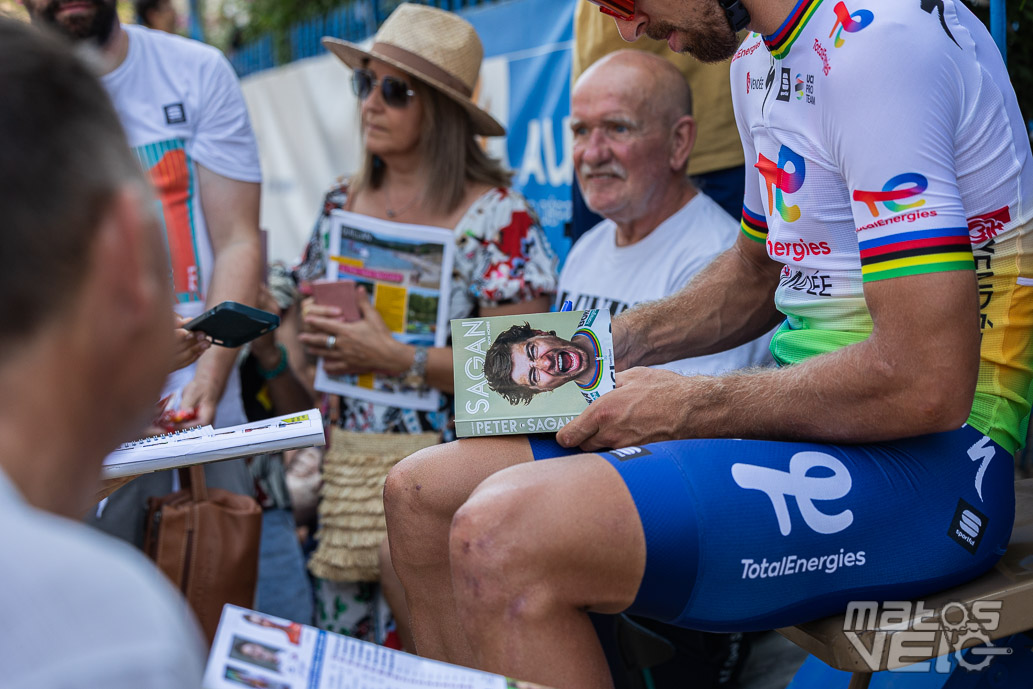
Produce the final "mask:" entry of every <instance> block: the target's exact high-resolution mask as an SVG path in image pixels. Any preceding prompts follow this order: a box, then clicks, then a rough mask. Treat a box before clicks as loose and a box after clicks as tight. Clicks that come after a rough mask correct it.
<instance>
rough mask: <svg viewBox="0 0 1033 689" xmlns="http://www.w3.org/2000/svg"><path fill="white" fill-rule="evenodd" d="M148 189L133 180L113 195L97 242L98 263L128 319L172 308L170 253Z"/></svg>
mask: <svg viewBox="0 0 1033 689" xmlns="http://www.w3.org/2000/svg"><path fill="white" fill-rule="evenodd" d="M158 232H159V230H158V227H157V223H156V221H155V219H154V217H153V216H152V215H151V214H150V212H149V204H148V203H147V201H146V200H145V194H144V192H143V190H142V189H140V188H139V187H137V186H134V185H131V184H128V185H125V186H124V187H122V188H121V189H119V190H118V191H117V192H116V193H115V194H113V195H112V198H111V200H110V201H109V203H108V205H107V207H106V208H105V210H104V213H103V216H102V219H101V223H100V227H99V229H98V233H97V241H96V243H95V245H94V255H93V257H92V258H93V262H94V267H95V269H96V270H97V271H99V272H100V274H101V278H100V279H101V284H102V288H103V289H105V290H106V291H107V293H108V296H109V298H110V299H111V303H113V304H118V305H119V308H120V311H121V313H122V316H123V320H124V321H126V322H127V324H128V323H136V322H139V321H140V320H141V319H142V320H146V319H147V318H148V312H150V311H151V310H152V309H155V308H170V306H171V294H170V293H169V288H168V286H167V283H168V280H169V276H168V259H167V257H166V256H165V253H164V250H163V248H162V239H161V237H159V236H158Z"/></svg>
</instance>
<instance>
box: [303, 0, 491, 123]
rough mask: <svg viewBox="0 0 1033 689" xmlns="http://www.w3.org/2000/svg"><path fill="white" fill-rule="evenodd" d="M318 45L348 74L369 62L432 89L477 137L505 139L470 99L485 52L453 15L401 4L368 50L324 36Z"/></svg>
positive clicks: (462, 21)
mask: <svg viewBox="0 0 1033 689" xmlns="http://www.w3.org/2000/svg"><path fill="white" fill-rule="evenodd" d="M323 45H324V46H325V47H326V49H327V50H329V51H330V52H332V53H333V54H334V55H336V56H337V57H339V58H340V59H341V60H342V61H343V62H344V64H346V65H348V66H349V67H351V68H352V69H359V68H361V67H362V64H363V62H365V61H366V60H368V59H370V58H374V59H377V60H380V61H382V62H386V63H387V64H389V65H391V66H392V67H395V68H397V69H400V70H402V71H403V72H405V73H406V74H409V75H411V76H413V77H415V78H417V79H419V80H420V81H422V82H424V83H425V84H428V85H429V86H432V87H434V88H436V89H437V90H439V91H441V92H442V93H444V94H445V95H446V96H448V97H449V98H451V99H452V100H454V101H455V102H456V103H458V104H459V105H461V106H462V107H463V108H464V109H465V110H466V111H467V112H468V113H470V118H471V119H472V120H473V128H474V132H475V133H476V134H482V135H484V136H504V135H505V134H506V129H505V127H503V126H502V125H501V124H499V122H498V121H497V120H496V119H495V118H494V117H492V116H491V115H489V114H488V113H487V112H485V111H484V110H482V109H481V108H479V107H478V106H477V104H476V103H474V102H473V100H471V98H472V96H473V92H474V87H475V86H476V85H477V77H478V75H479V74H480V70H481V57H482V56H483V55H484V49H483V48H482V47H481V40H480V39H479V38H478V37H477V32H476V31H475V30H474V28H473V26H472V25H471V24H470V23H469V22H468V21H466V20H465V19H463V18H462V17H460V16H458V15H456V14H453V13H452V12H446V11H444V10H439V9H437V8H434V7H427V6H425V5H414V4H411V3H402V4H401V5H399V6H398V8H397V9H395V11H394V12H392V13H391V16H389V17H388V18H387V20H386V21H385V22H384V23H383V25H381V27H380V30H379V31H377V34H376V36H374V37H373V45H372V46H371V47H370V49H369V50H363V49H362V48H360V47H359V46H357V45H356V44H354V43H350V42H348V41H342V40H341V39H339V38H331V37H329V36H326V37H324V38H323Z"/></svg>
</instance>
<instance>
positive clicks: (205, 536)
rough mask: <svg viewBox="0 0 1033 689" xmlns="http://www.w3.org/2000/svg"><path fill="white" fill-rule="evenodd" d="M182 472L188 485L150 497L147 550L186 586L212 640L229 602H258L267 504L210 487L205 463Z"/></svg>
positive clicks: (177, 582) (184, 589)
mask: <svg viewBox="0 0 1033 689" xmlns="http://www.w3.org/2000/svg"><path fill="white" fill-rule="evenodd" d="M179 473H180V480H181V482H182V484H183V486H184V487H183V489H182V490H178V491H176V492H175V493H170V494H169V495H166V496H164V497H154V498H150V499H149V500H148V510H147V531H146V537H145V540H144V551H145V552H146V553H147V556H148V557H150V558H151V559H152V560H154V563H155V564H156V565H157V566H158V569H160V570H161V571H162V572H164V573H165V575H166V576H167V577H168V578H169V579H170V580H171V581H172V584H173V585H174V586H175V587H176V588H178V589H179V590H180V591H182V592H183V595H184V596H185V597H186V599H187V601H188V602H189V603H190V607H191V608H192V609H193V611H194V614H195V615H197V619H198V621H199V622H200V623H201V628H202V629H203V630H204V633H205V635H206V636H207V637H208V643H211V642H212V640H213V639H214V638H215V629H216V627H218V625H219V617H220V616H221V615H222V606H223V605H225V604H226V603H232V604H234V605H239V606H241V607H245V608H250V607H253V606H254V598H255V586H256V584H257V581H258V545H259V539H260V538H261V533H262V508H261V507H260V506H259V505H258V503H257V502H256V501H255V499H254V498H251V497H249V496H246V495H238V494H237V493H231V492H229V491H227V490H222V489H221V488H212V489H211V490H209V489H208V486H207V484H206V483H205V479H204V469H203V468H202V467H201V466H199V465H195V466H192V467H190V469H189V470H186V469H180V470H179Z"/></svg>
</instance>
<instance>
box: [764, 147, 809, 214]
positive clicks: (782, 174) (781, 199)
mask: <svg viewBox="0 0 1033 689" xmlns="http://www.w3.org/2000/svg"><path fill="white" fill-rule="evenodd" d="M788 166H792V168H793V170H792V172H789V171H788V170H787V169H786V168H787V167H788ZM755 167H756V168H757V169H758V170H759V171H760V175H761V177H763V178H764V182H765V184H766V185H767V188H768V215H774V214H775V211H776V210H777V211H778V214H779V215H781V216H782V219H783V220H785V221H786V222H796V221H797V220H799V219H800V207H799V206H790V205H788V204H787V203H786V202H785V196H783V194H795V193H796V192H798V191H800V188H801V187H803V182H804V179H805V178H806V176H807V166H806V164H805V163H804V160H803V156H801V155H800V154H799V153H797V152H796V151H794V150H793V149H791V148H789V147H788V146H782V149H781V150H780V151H779V152H778V165H776V164H775V163H774V162H772V161H771V160H769V159H768V158H767V156H765V155H764V154H763V153H761V154H760V156H759V157H758V158H757V164H756V166H755Z"/></svg>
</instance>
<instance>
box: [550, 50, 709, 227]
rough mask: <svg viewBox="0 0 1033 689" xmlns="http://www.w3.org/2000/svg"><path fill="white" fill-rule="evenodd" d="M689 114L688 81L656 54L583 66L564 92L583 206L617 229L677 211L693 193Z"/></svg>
mask: <svg viewBox="0 0 1033 689" xmlns="http://www.w3.org/2000/svg"><path fill="white" fill-rule="evenodd" d="M691 113H692V95H691V91H690V90H689V85H688V84H687V83H686V81H685V79H684V77H682V75H681V72H679V71H678V70H677V69H676V68H675V67H674V65H672V64H671V63H670V62H668V61H667V60H664V59H663V58H660V57H657V56H656V55H651V54H649V53H643V52H640V51H635V50H622V51H620V52H616V53H613V54H611V55H607V56H606V57H604V58H603V59H601V60H599V61H598V62H596V63H595V64H594V65H592V66H591V67H589V68H588V70H587V71H586V72H585V73H584V74H582V75H581V78H580V79H578V81H577V84H575V86H574V92H573V95H572V97H571V128H572V130H573V133H574V166H575V170H576V171H577V177H578V183H579V184H580V187H581V191H582V193H583V194H584V198H585V202H586V203H587V204H588V207H589V208H591V209H592V210H593V211H595V212H596V213H599V214H600V215H602V216H604V217H606V218H608V219H610V220H613V221H614V222H615V223H617V225H618V227H627V226H630V225H631V224H635V225H639V226H641V223H642V222H643V221H644V222H645V223H646V224H651V221H650V220H648V218H650V217H651V216H652V215H656V214H658V213H662V212H663V211H664V210H671V212H673V211H674V210H677V208H680V207H681V206H682V205H683V204H684V203H685V202H686V200H687V199H686V196H687V195H691V193H692V192H691V191H690V189H689V188H690V187H691V184H690V183H689V182H688V179H687V178H686V177H685V166H686V164H687V163H688V159H689V155H690V154H691V153H692V145H693V143H694V142H695V139H696V124H695V121H694V120H693V119H692V117H691ZM668 206H673V208H668Z"/></svg>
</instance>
